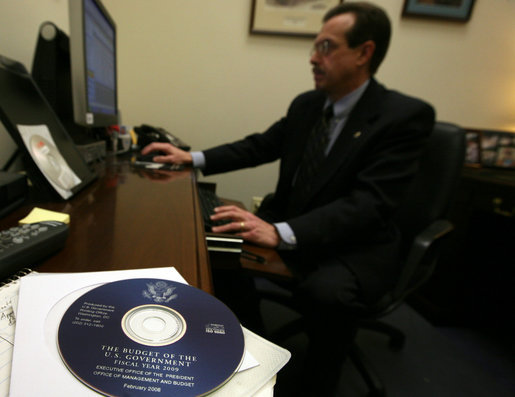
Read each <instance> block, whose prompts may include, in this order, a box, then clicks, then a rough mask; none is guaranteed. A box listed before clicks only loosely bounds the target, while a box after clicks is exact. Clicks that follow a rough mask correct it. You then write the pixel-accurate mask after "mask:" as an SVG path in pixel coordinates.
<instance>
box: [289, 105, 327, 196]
mask: <svg viewBox="0 0 515 397" xmlns="http://www.w3.org/2000/svg"><path fill="white" fill-rule="evenodd" d="M332 117H333V107H332V106H329V107H328V108H327V109H325V110H324V113H323V115H322V117H321V118H320V120H319V121H318V122H317V124H315V127H314V128H313V130H312V131H311V133H310V136H309V137H308V140H307V143H306V148H305V149H304V155H303V157H302V160H301V163H300V167H299V171H298V173H297V178H296V180H295V186H294V189H295V192H296V193H297V194H299V195H301V196H302V195H304V194H308V193H309V191H310V187H311V183H312V179H313V177H314V176H315V175H316V173H317V171H318V169H319V167H320V164H322V162H323V161H324V159H325V153H324V152H325V149H326V148H327V144H328V142H329V125H330V123H331V119H332ZM292 198H293V197H292ZM298 198H299V197H297V199H298ZM294 199H295V198H294Z"/></svg>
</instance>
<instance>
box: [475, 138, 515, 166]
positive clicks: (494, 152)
mask: <svg viewBox="0 0 515 397" xmlns="http://www.w3.org/2000/svg"><path fill="white" fill-rule="evenodd" d="M475 131H478V130H472V129H468V130H467V134H471V133H473V132H475ZM478 133H479V136H480V148H481V150H480V157H479V161H480V164H481V166H482V167H487V168H504V169H512V170H515V134H514V133H511V132H506V131H494V130H482V131H478ZM467 138H468V135H467ZM469 160H473V156H472V154H471V155H470V156H469V153H468V140H467V156H466V159H465V164H466V165H467V162H468V161H469Z"/></svg>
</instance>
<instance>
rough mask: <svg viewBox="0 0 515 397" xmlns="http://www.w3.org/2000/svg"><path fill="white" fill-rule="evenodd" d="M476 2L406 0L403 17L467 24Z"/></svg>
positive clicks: (465, 0)
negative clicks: (446, 20)
mask: <svg viewBox="0 0 515 397" xmlns="http://www.w3.org/2000/svg"><path fill="white" fill-rule="evenodd" d="M474 2H475V0H404V7H403V9H402V15H403V16H406V17H420V18H437V19H448V20H452V21H461V22H466V21H468V20H469V19H470V15H471V14H472V8H473V7H474Z"/></svg>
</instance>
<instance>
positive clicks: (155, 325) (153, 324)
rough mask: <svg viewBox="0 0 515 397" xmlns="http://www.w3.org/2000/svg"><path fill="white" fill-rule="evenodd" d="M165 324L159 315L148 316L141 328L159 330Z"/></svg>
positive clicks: (152, 330) (162, 328)
mask: <svg viewBox="0 0 515 397" xmlns="http://www.w3.org/2000/svg"><path fill="white" fill-rule="evenodd" d="M165 326H166V322H165V321H164V320H163V319H162V318H159V317H149V318H146V319H145V320H144V321H143V328H145V329H146V330H147V331H150V332H161V331H163V330H164V328H165Z"/></svg>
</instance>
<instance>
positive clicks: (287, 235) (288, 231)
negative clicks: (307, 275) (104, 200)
mask: <svg viewBox="0 0 515 397" xmlns="http://www.w3.org/2000/svg"><path fill="white" fill-rule="evenodd" d="M274 227H275V229H276V230H277V233H279V237H280V238H281V241H280V242H279V245H278V246H277V249H280V250H294V249H295V248H297V239H296V238H295V233H294V232H293V230H292V228H291V227H290V225H288V224H287V223H286V222H279V223H274Z"/></svg>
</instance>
